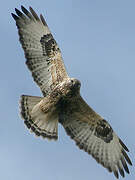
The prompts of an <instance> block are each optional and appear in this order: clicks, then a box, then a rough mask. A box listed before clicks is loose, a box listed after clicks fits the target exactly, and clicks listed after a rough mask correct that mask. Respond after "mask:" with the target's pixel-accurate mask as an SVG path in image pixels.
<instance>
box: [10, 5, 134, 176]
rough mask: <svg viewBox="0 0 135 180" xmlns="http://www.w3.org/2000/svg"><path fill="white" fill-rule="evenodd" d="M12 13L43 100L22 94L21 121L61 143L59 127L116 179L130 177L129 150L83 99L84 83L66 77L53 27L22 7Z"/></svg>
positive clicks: (27, 60) (44, 135)
mask: <svg viewBox="0 0 135 180" xmlns="http://www.w3.org/2000/svg"><path fill="white" fill-rule="evenodd" d="M21 10H22V12H21V11H19V10H18V9H15V11H16V14H13V13H12V16H13V18H14V20H15V21H16V26H17V28H18V34H19V40H20V43H21V45H22V48H23V50H24V54H25V58H26V65H27V66H28V68H29V70H30V71H31V74H32V77H33V79H34V81H35V82H36V83H37V85H38V86H39V87H40V89H41V91H42V93H43V97H36V96H29V95H22V96H21V99H20V109H21V116H22V118H23V119H24V123H25V124H26V126H27V127H28V129H30V131H31V132H34V133H35V134H36V136H42V137H43V138H47V139H50V140H57V138H58V123H60V124H62V126H63V127H64V129H65V131H66V132H67V134H68V135H69V136H70V137H71V138H72V139H73V140H74V141H75V142H76V145H77V146H78V147H79V148H80V149H83V150H84V151H86V152H88V153H89V154H91V155H92V156H93V158H95V159H96V161H97V162H98V163H100V164H101V165H103V166H104V167H105V168H107V169H108V170H109V172H113V173H114V175H115V176H116V178H119V173H120V174H121V176H123V177H124V176H125V173H124V172H127V173H129V169H128V165H127V163H128V164H129V165H132V163H131V160H130V158H129V157H128V155H127V153H126V151H127V152H128V151H129V150H128V148H127V147H126V145H125V144H124V143H123V142H122V140H121V139H120V138H119V137H118V136H117V135H116V133H115V132H114V131H113V129H112V127H111V126H110V124H109V123H108V122H107V121H106V120H105V119H104V118H103V117H101V116H100V115H99V114H97V113H96V112H95V111H94V110H93V109H92V108H91V107H90V106H89V105H88V104H87V103H86V102H85V101H84V100H83V98H82V97H81V95H80V87H81V82H80V81H79V80H77V79H75V78H70V77H69V76H68V73H67V72H66V69H65V66H64V63H63V59H62V56H61V51H60V49H59V47H58V44H57V42H56V41H55V39H54V38H53V35H52V34H51V31H50V30H49V28H48V26H47V23H46V21H45V19H44V17H43V16H42V15H40V17H39V16H38V15H37V14H36V12H35V11H34V10H33V9H32V8H31V7H30V8H29V10H27V9H26V8H24V7H23V6H21Z"/></svg>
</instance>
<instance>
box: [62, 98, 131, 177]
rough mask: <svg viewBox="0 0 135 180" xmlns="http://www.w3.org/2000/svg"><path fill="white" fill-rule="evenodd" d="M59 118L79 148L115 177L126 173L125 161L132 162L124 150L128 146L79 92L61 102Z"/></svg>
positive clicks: (126, 149)
mask: <svg viewBox="0 0 135 180" xmlns="http://www.w3.org/2000/svg"><path fill="white" fill-rule="evenodd" d="M61 108H62V110H61V113H60V115H59V121H60V122H61V124H62V125H63V126H64V128H65V130H66V132H67V134H68V135H69V136H70V137H71V138H72V139H73V140H74V141H75V142H76V145H77V146H79V148H80V149H83V150H84V151H86V152H88V153H89V154H91V155H92V156H93V157H94V158H95V159H96V161H97V162H98V163H100V164H102V165H103V166H104V167H105V168H107V169H108V170H109V171H110V172H113V173H114V175H115V176H116V177H117V178H118V177H119V174H118V171H119V173H120V174H121V176H123V177H124V170H125V171H126V172H127V173H129V169H128V166H127V163H128V164H130V165H132V163H131V161H130V159H129V157H128V155H127V153H126V151H128V148H127V147H126V146H125V145H124V143H123V142H122V141H121V140H120V139H119V137H118V136H117V135H116V134H115V132H114V131H113V129H112V128H111V126H110V125H109V124H108V122H107V121H106V120H104V119H103V118H102V117H101V116H99V115H98V114H97V113H96V112H94V111H93V110H92V109H91V108H90V107H89V106H88V105H87V104H86V103H85V102H84V100H83V99H82V98H81V97H80V96H79V97H78V98H77V99H75V100H73V101H72V102H71V103H69V104H68V105H67V104H65V105H64V104H63V105H62V107H61Z"/></svg>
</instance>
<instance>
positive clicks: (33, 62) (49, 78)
mask: <svg viewBox="0 0 135 180" xmlns="http://www.w3.org/2000/svg"><path fill="white" fill-rule="evenodd" d="M21 9H22V12H23V13H22V12H20V11H19V10H18V9H15V11H16V14H17V15H15V14H13V13H12V16H13V18H14V19H15V21H16V25H17V28H18V33H19V37H20V42H21V44H22V47H23V50H24V53H25V57H26V59H27V61H26V64H27V66H28V68H29V69H30V71H31V72H32V76H33V78H34V80H35V82H36V83H37V84H38V85H39V87H40V88H41V91H42V92H43V94H44V96H45V95H47V94H48V93H49V92H50V91H51V90H52V88H53V87H54V86H56V85H57V84H59V83H60V82H62V81H63V79H64V78H67V77H68V75H67V72H66V70H65V66H64V63H63V61H62V57H61V52H60V49H59V47H58V45H57V43H56V41H55V39H54V38H53V36H52V34H51V32H50V30H49V28H48V26H47V24H46V22H45V20H44V18H43V16H42V15H40V18H39V17H38V16H37V14H36V13H35V11H34V10H33V9H32V8H31V7H30V8H29V9H30V12H29V11H28V10H27V9H25V8H24V7H23V6H21Z"/></svg>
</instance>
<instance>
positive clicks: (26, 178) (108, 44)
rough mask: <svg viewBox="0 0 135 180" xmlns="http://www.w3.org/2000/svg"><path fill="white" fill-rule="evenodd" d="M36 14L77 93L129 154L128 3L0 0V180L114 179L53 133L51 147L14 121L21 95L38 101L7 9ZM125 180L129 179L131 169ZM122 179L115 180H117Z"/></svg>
mask: <svg viewBox="0 0 135 180" xmlns="http://www.w3.org/2000/svg"><path fill="white" fill-rule="evenodd" d="M21 5H24V6H25V7H26V8H28V7H29V6H32V7H33V8H34V9H35V10H36V12H37V13H42V14H43V15H44V17H45V18H46V20H47V23H48V25H49V27H50V29H51V31H52V33H53V35H54V37H55V38H56V40H57V42H58V44H59V46H60V48H61V51H62V55H63V58H64V62H65V65H66V67H67V71H68V72H69V74H70V75H71V77H76V78H78V79H80V80H81V82H82V87H81V94H82V96H83V97H84V99H85V100H86V101H87V102H88V104H89V105H91V106H92V107H93V109H94V110H95V111H97V112H98V113H100V114H101V115H102V116H103V117H105V119H106V120H108V121H109V123H110V124H111V125H112V127H113V129H114V130H115V131H116V132H117V134H118V135H119V136H120V137H121V139H122V140H123V141H124V142H125V144H126V145H127V146H128V148H129V149H130V154H129V156H130V157H131V159H132V161H133V164H134V163H135V161H134V154H135V140H134V138H135V130H134V129H135V1H134V0H130V1H127V0H113V1H108V0H102V1H101V0H95V1H91V0H84V1H82V0H74V1H73V0H68V1H67V0H59V1H58V0H57V1H56V0H39V1H34V0H29V1H26V0H20V1H17V0H13V1H10V0H5V1H2V2H1V5H0V17H1V22H0V31H1V40H0V49H1V53H0V57H1V58H0V59H1V61H0V81H1V88H0V107H1V121H0V122H1V123H0V124H1V125H0V142H1V144H0V155H1V156H0V170H1V172H0V179H2V180H37V179H38V180H83V179H84V180H92V179H96V180H98V179H100V180H108V179H109V180H113V179H114V175H113V174H110V173H108V172H107V170H106V169H104V168H103V167H102V166H101V165H98V164H97V163H96V161H95V160H93V158H92V157H91V156H89V155H88V154H87V153H85V152H83V151H80V150H79V149H78V148H77V146H75V143H74V142H73V141H72V140H71V139H70V138H69V137H68V136H67V135H66V133H65V131H64V129H63V128H62V127H61V126H59V140H58V142H49V141H47V140H42V139H40V138H35V137H34V135H33V134H30V133H29V132H28V130H27V129H26V128H25V127H24V124H23V120H21V118H20V115H19V105H18V101H19V96H20V95H21V94H28V95H39V96H40V95H41V92H40V91H39V88H38V87H37V85H36V84H35V83H34V82H33V80H32V78H31V75H30V73H29V71H28V69H27V67H26V65H25V58H24V54H23V50H22V48H21V46H20V44H19V41H18V35H17V29H16V26H15V22H14V20H13V19H12V17H11V15H10V13H11V12H14V8H15V7H17V8H20V6H21ZM130 171H131V174H130V175H127V174H126V177H125V180H127V179H128V180H133V179H135V175H134V174H135V172H134V168H133V167H131V168H130ZM121 179H122V178H121Z"/></svg>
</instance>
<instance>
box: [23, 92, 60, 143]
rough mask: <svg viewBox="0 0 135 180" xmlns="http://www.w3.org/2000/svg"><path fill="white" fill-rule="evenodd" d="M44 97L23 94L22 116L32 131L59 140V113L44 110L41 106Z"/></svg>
mask: <svg viewBox="0 0 135 180" xmlns="http://www.w3.org/2000/svg"><path fill="white" fill-rule="evenodd" d="M43 99H44V98H42V97H36V96H27V95H22V96H21V100H20V109H21V116H22V118H23V119H24V123H25V124H26V126H27V127H28V128H29V129H30V131H31V132H34V133H35V134H36V135H37V136H42V137H43V138H48V139H54V140H57V138H58V135H57V128H58V118H57V113H55V112H53V111H49V112H48V113H45V112H43V111H42V110H41V108H40V105H41V103H42V102H43V101H42V100H43Z"/></svg>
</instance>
